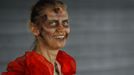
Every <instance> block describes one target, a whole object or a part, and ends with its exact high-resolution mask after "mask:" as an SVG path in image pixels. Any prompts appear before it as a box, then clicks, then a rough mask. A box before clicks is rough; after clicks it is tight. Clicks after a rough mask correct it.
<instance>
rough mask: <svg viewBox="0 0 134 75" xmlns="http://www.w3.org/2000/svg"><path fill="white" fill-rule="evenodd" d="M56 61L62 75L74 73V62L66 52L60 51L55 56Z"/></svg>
mask: <svg viewBox="0 0 134 75" xmlns="http://www.w3.org/2000/svg"><path fill="white" fill-rule="evenodd" d="M57 60H58V62H59V63H60V65H61V66H62V68H63V69H62V71H63V72H64V73H67V74H68V73H71V74H75V73H76V61H75V59H74V58H73V57H72V56H71V55H69V54H68V53H67V52H65V51H61V50H60V51H59V53H58V55H57Z"/></svg>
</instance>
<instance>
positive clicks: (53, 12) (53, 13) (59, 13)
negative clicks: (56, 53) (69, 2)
mask: <svg viewBox="0 0 134 75" xmlns="http://www.w3.org/2000/svg"><path fill="white" fill-rule="evenodd" d="M43 12H44V14H45V15H46V16H47V18H48V19H54V18H55V19H59V18H61V19H68V13H67V11H66V10H65V9H64V8H61V7H59V8H47V9H46V10H45V11H43Z"/></svg>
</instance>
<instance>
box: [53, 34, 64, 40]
mask: <svg viewBox="0 0 134 75" xmlns="http://www.w3.org/2000/svg"><path fill="white" fill-rule="evenodd" d="M54 38H55V39H64V38H65V36H64V35H59V36H55V37H54Z"/></svg>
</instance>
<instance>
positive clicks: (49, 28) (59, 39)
mask: <svg viewBox="0 0 134 75" xmlns="http://www.w3.org/2000/svg"><path fill="white" fill-rule="evenodd" d="M29 25H30V29H31V32H32V33H33V35H34V36H35V45H34V47H33V48H32V51H27V52H26V53H25V54H24V55H23V56H21V57H18V58H16V59H15V60H14V61H11V62H10V63H9V64H8V67H7V72H3V73H2V75H75V74H76V62H75V60H74V58H73V57H72V56H70V55H69V54H67V53H66V52H64V51H62V50H60V49H61V48H63V47H64V46H65V44H66V41H67V38H68V34H69V33H70V27H69V23H68V13H67V8H66V5H65V4H64V3H63V2H62V1H59V0H39V1H38V2H37V3H36V4H35V5H34V6H33V8H32V12H31V18H30V23H29Z"/></svg>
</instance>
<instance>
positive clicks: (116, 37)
mask: <svg viewBox="0 0 134 75" xmlns="http://www.w3.org/2000/svg"><path fill="white" fill-rule="evenodd" d="M36 1H37V0H0V9H1V10H0V72H3V71H6V66H7V64H8V63H9V61H11V60H13V59H15V58H16V57H18V56H21V55H22V54H24V53H25V51H27V50H29V49H30V47H31V46H32V43H33V40H34V38H33V36H32V34H31V33H30V31H29V28H28V22H29V17H30V9H31V6H32V5H33V4H34V3H35V2H36ZM64 1H65V2H66V3H67V5H68V10H69V14H70V26H71V34H70V36H69V39H68V43H67V45H66V47H65V48H64V50H65V51H66V52H68V53H69V54H70V55H72V56H73V57H74V58H75V59H76V61H77V75H133V74H134V0H64Z"/></svg>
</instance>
